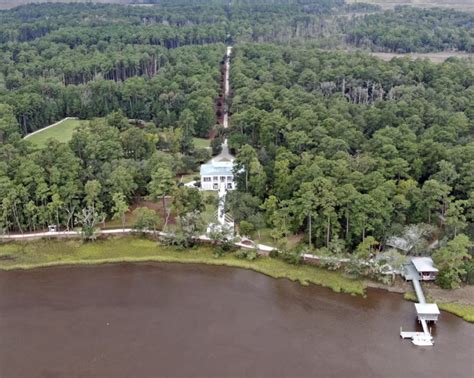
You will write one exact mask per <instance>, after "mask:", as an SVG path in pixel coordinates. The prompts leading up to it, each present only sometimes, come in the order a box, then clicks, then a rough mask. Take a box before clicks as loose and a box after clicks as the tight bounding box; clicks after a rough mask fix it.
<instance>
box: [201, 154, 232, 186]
mask: <svg viewBox="0 0 474 378" xmlns="http://www.w3.org/2000/svg"><path fill="white" fill-rule="evenodd" d="M233 167H234V164H233V162H232V161H229V160H221V161H215V160H211V161H210V162H208V163H206V164H203V165H201V188H202V190H216V191H217V190H219V189H220V188H221V187H222V186H224V188H225V189H227V190H234V189H235V183H234V174H233V172H232V169H233Z"/></svg>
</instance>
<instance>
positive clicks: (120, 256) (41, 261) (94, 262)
mask: <svg viewBox="0 0 474 378" xmlns="http://www.w3.org/2000/svg"><path fill="white" fill-rule="evenodd" d="M4 247H5V248H4ZM6 247H9V248H8V249H9V250H10V252H8V250H7V251H6V253H5V252H4V251H3V250H5V249H6ZM28 247H30V248H28ZM54 247H60V248H59V250H61V251H62V249H63V248H61V247H64V249H65V250H66V252H65V254H55V253H54V249H55V248H54ZM123 248H125V249H123ZM51 249H52V250H53V253H52V255H51V254H48V253H50V250H51ZM45 250H46V251H48V252H46V255H44V254H45ZM137 250H140V251H142V252H143V251H144V252H143V253H144V254H142V255H140V256H139V255H134V254H135V253H136V252H137ZM38 251H39V252H38ZM17 253H18V254H22V253H23V254H30V256H27V257H26V259H27V260H28V258H31V257H33V261H31V260H30V261H27V260H26V261H23V262H15V263H14V262H11V258H12V256H13V255H14V254H17ZM42 253H43V255H42ZM74 253H76V255H75V256H74V255H73V254H74ZM104 255H105V256H104ZM23 257H25V256H23ZM14 258H15V257H13V259H14ZM120 263H179V264H205V265H214V266H226V267H231V268H240V269H248V270H252V271H254V272H256V273H260V274H264V275H266V276H268V277H271V278H275V279H279V278H284V279H288V280H290V281H293V282H298V283H300V284H301V285H302V286H308V285H310V284H315V285H318V286H322V287H326V288H328V289H331V290H332V291H334V292H337V293H341V292H342V293H346V294H351V295H361V296H365V295H366V289H367V288H375V289H383V290H386V291H387V292H391V293H397V294H403V298H404V299H405V300H413V297H412V291H411V290H410V289H409V288H408V289H407V287H403V286H404V285H403V284H399V283H398V284H395V285H392V286H390V285H384V284H381V283H378V282H373V281H369V280H364V279H360V278H357V279H353V278H349V277H347V276H345V275H344V274H343V273H341V272H334V271H328V270H326V269H322V268H318V267H315V266H311V265H301V264H300V265H292V264H288V263H286V262H284V261H282V260H279V259H273V258H270V257H265V256H261V257H259V258H258V259H256V260H253V261H249V260H246V259H238V258H237V257H235V255H234V254H232V253H229V254H226V255H224V256H221V257H214V250H213V247H212V246H206V245H200V246H197V247H194V248H192V249H189V250H181V249H178V248H175V247H168V246H161V245H158V244H157V243H156V241H153V240H150V239H146V238H137V237H133V236H125V237H116V238H106V239H103V240H98V241H96V242H94V243H82V241H80V240H65V239H62V240H44V239H43V240H40V241H39V242H38V243H34V244H33V243H18V242H10V243H8V244H3V245H1V244H0V271H5V272H8V271H15V270H33V269H41V268H49V267H75V266H79V267H80V266H98V265H105V264H120ZM433 300H434V301H435V302H436V303H437V304H438V306H439V307H440V309H442V310H444V311H446V312H449V313H452V314H454V315H456V316H458V317H460V318H462V319H463V320H465V321H467V322H469V323H474V305H471V304H466V303H457V302H443V301H440V300H439V298H436V296H434V298H433Z"/></svg>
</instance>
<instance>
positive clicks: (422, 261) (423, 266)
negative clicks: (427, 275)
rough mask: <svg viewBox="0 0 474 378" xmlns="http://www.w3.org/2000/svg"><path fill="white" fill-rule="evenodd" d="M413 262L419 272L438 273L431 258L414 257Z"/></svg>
mask: <svg viewBox="0 0 474 378" xmlns="http://www.w3.org/2000/svg"><path fill="white" fill-rule="evenodd" d="M411 262H412V263H413V265H414V266H415V269H416V270H417V271H418V272H437V271H438V269H436V268H435V267H434V266H433V260H432V258H431V257H412V259H411Z"/></svg>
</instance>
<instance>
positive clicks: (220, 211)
mask: <svg viewBox="0 0 474 378" xmlns="http://www.w3.org/2000/svg"><path fill="white" fill-rule="evenodd" d="M231 54H232V46H227V50H226V54H225V75H224V103H225V109H224V121H223V126H224V129H227V128H228V127H229V109H228V103H227V98H228V97H229V93H230V55H231ZM219 158H225V159H227V160H230V161H232V160H234V159H233V156H232V155H231V154H230V152H229V147H228V145H227V139H225V140H224V142H223V143H222V152H221V153H220V154H219ZM226 194H227V188H226V186H225V184H224V185H221V186H220V188H219V193H218V195H219V203H218V206H217V221H218V223H219V225H220V226H222V227H225V226H228V227H229V229H232V230H233V229H234V222H233V221H231V220H230V219H227V218H229V217H226V214H225V197H226Z"/></svg>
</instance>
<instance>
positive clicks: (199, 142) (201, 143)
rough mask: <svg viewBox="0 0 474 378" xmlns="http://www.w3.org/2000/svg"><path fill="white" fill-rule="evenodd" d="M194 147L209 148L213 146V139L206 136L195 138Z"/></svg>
mask: <svg viewBox="0 0 474 378" xmlns="http://www.w3.org/2000/svg"><path fill="white" fill-rule="evenodd" d="M193 142H194V147H196V148H209V147H211V140H210V139H204V138H193Z"/></svg>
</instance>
